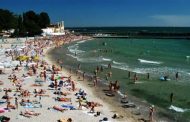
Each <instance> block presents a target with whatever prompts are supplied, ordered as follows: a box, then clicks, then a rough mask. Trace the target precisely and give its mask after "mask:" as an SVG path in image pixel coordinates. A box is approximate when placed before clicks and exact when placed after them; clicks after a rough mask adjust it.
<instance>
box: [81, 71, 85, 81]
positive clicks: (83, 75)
mask: <svg viewBox="0 0 190 122" xmlns="http://www.w3.org/2000/svg"><path fill="white" fill-rule="evenodd" d="M84 77H85V72H83V74H82V80H83V81H84Z"/></svg>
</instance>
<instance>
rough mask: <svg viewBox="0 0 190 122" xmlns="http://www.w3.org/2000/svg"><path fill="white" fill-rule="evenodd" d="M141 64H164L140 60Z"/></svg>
mask: <svg viewBox="0 0 190 122" xmlns="http://www.w3.org/2000/svg"><path fill="white" fill-rule="evenodd" d="M138 60H139V61H140V63H148V64H161V63H162V62H157V61H149V60H144V59H138Z"/></svg>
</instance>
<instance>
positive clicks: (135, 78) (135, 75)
mask: <svg viewBox="0 0 190 122" xmlns="http://www.w3.org/2000/svg"><path fill="white" fill-rule="evenodd" d="M136 80H137V74H136V73H135V74H134V83H135V82H136Z"/></svg>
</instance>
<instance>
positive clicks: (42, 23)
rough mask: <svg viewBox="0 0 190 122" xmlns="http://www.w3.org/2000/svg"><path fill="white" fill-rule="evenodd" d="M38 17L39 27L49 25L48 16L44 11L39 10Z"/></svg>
mask: <svg viewBox="0 0 190 122" xmlns="http://www.w3.org/2000/svg"><path fill="white" fill-rule="evenodd" d="M39 17H40V20H39V26H40V27H41V28H46V27H47V26H48V25H50V18H49V16H48V14H47V13H46V12H41V13H40V16H39Z"/></svg>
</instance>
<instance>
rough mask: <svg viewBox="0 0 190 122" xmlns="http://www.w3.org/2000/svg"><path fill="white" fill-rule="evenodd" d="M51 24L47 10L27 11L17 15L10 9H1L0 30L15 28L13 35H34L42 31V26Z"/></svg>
mask: <svg viewBox="0 0 190 122" xmlns="http://www.w3.org/2000/svg"><path fill="white" fill-rule="evenodd" d="M48 25H50V18H49V15H48V14H47V13H46V12H41V13H39V14H38V13H35V12H34V11H27V12H24V13H23V14H20V15H16V14H14V13H13V12H11V11H9V10H4V9H0V32H1V31H2V30H10V29H14V30H15V31H14V33H13V34H12V35H11V36H13V37H16V36H19V37H20V36H34V35H39V34H41V33H42V30H41V29H42V28H46V27H47V26H48Z"/></svg>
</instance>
